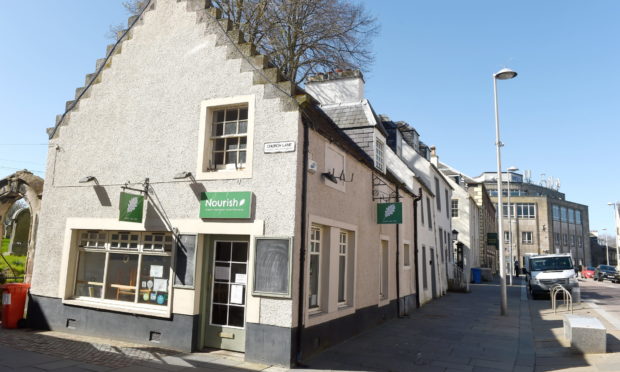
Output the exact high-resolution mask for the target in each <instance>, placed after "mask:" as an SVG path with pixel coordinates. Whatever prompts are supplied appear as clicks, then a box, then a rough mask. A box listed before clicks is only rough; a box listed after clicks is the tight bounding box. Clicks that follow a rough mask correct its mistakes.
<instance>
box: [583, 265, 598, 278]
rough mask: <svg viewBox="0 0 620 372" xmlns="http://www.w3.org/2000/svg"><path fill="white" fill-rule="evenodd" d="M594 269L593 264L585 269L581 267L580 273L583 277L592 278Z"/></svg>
mask: <svg viewBox="0 0 620 372" xmlns="http://www.w3.org/2000/svg"><path fill="white" fill-rule="evenodd" d="M595 271H596V268H595V267H593V266H588V267H586V268H585V269H583V270H582V271H581V275H582V276H583V277H584V278H585V279H590V278H594V272H595Z"/></svg>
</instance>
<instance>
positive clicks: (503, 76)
mask: <svg viewBox="0 0 620 372" xmlns="http://www.w3.org/2000/svg"><path fill="white" fill-rule="evenodd" d="M515 76H517V73H516V72H514V71H512V70H510V69H508V68H503V69H501V70H499V71H498V72H496V73H494V74H493V97H494V101H495V149H496V150H495V151H496V157H497V209H498V213H497V221H498V222H497V240H498V246H499V247H498V248H499V280H500V293H501V301H500V313H501V315H506V309H507V307H508V298H507V296H506V273H505V269H506V268H505V266H504V258H505V257H504V256H505V252H504V228H503V226H502V221H503V215H504V213H503V212H504V208H503V205H502V155H501V148H502V146H503V144H502V142H501V141H500V136H499V107H498V103H497V80H508V79H512V78H514V77H515Z"/></svg>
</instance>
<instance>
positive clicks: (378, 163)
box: [375, 139, 385, 172]
mask: <svg viewBox="0 0 620 372" xmlns="http://www.w3.org/2000/svg"><path fill="white" fill-rule="evenodd" d="M375 168H377V169H379V170H381V171H382V172H385V143H383V142H382V141H381V140H380V139H376V140H375Z"/></svg>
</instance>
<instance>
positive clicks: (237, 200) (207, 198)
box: [200, 191, 252, 218]
mask: <svg viewBox="0 0 620 372" xmlns="http://www.w3.org/2000/svg"><path fill="white" fill-rule="evenodd" d="M200 199H201V200H200V218H250V217H252V193H251V192H249V191H236V192H203V193H202V197H201V198H200Z"/></svg>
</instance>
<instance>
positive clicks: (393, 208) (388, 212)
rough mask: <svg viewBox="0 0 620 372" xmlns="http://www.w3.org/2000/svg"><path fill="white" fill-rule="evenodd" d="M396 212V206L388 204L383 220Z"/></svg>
mask: <svg viewBox="0 0 620 372" xmlns="http://www.w3.org/2000/svg"><path fill="white" fill-rule="evenodd" d="M394 212H396V206H395V205H394V204H390V205H389V206H388V207H387V208H385V218H388V217H390V216H391V215H393V214H394Z"/></svg>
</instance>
